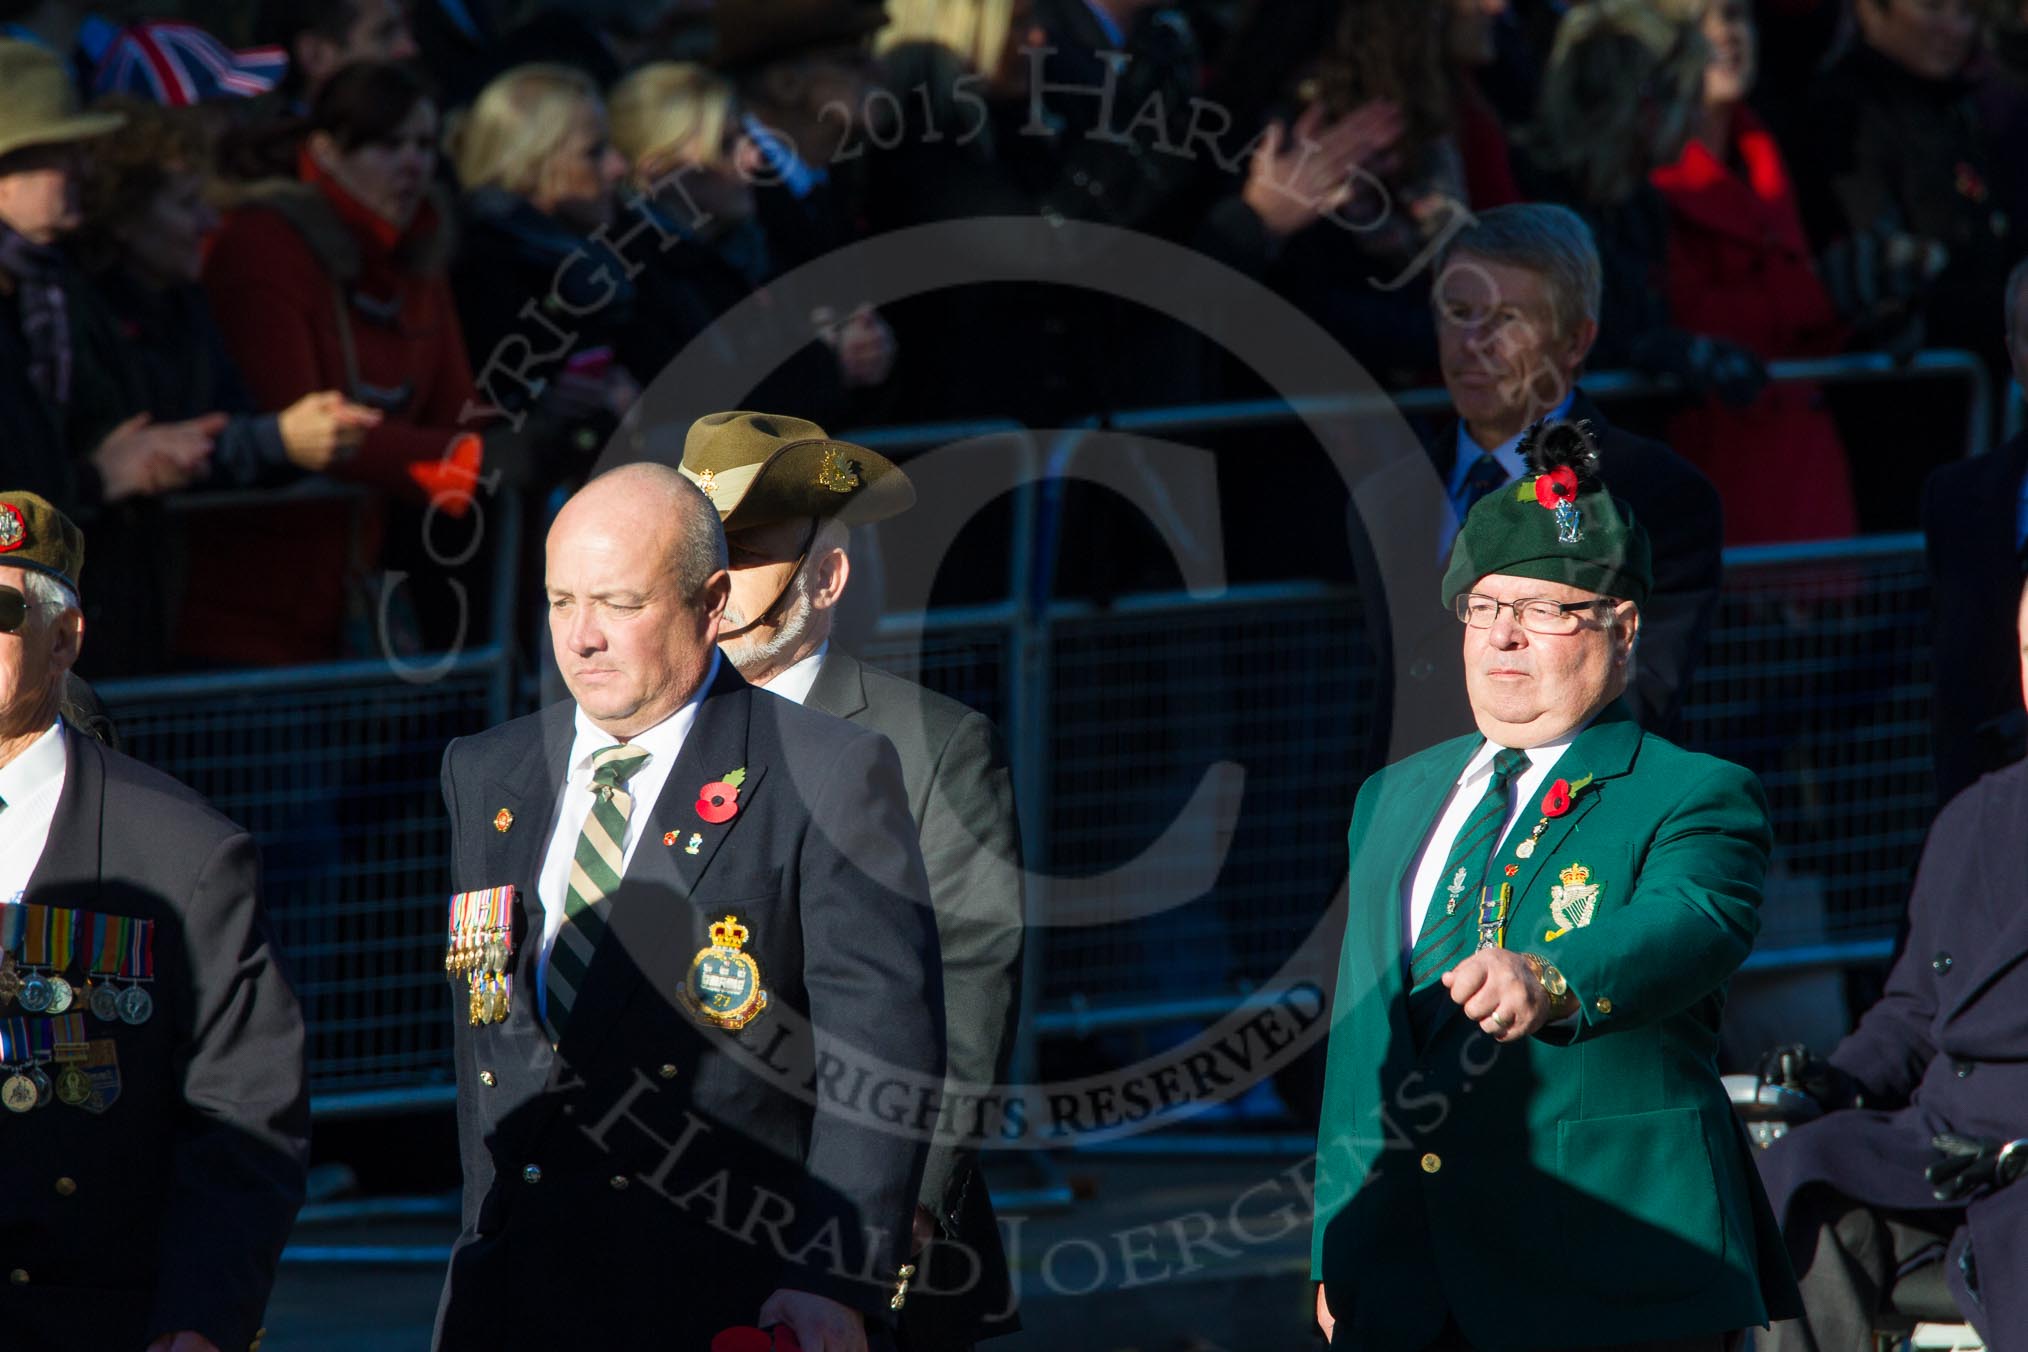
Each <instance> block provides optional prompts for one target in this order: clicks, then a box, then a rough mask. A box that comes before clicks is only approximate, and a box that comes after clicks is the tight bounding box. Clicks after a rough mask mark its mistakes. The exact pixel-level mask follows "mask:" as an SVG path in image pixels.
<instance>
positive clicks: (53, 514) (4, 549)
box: [0, 489, 84, 591]
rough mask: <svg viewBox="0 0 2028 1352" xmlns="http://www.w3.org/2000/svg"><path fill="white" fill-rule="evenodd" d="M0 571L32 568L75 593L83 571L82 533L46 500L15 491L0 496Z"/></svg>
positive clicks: (31, 494) (0, 493)
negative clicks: (0, 569)
mask: <svg viewBox="0 0 2028 1352" xmlns="http://www.w3.org/2000/svg"><path fill="white" fill-rule="evenodd" d="M0 568H32V569H34V570H35V571H36V572H38V573H47V574H49V576H51V577H53V578H57V579H58V580H60V581H62V582H64V583H66V584H68V585H69V587H70V589H71V590H72V591H76V590H77V589H78V588H77V576H78V574H79V573H81V572H83V571H84V532H83V531H81V530H79V529H78V528H77V527H76V526H75V525H73V524H72V523H71V519H70V518H69V517H67V516H65V515H64V514H63V513H62V512H59V511H58V510H56V508H55V507H53V506H51V505H50V502H49V500H48V499H47V498H44V497H41V496H40V495H38V494H35V493H27V492H22V491H20V490H18V489H14V490H8V491H5V492H0Z"/></svg>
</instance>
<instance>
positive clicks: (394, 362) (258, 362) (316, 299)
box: [179, 62, 480, 666]
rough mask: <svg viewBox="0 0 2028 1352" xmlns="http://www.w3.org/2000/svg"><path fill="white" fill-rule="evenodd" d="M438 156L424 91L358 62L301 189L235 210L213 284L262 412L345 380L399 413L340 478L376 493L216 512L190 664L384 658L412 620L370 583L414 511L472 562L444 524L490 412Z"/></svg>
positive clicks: (338, 468)
mask: <svg viewBox="0 0 2028 1352" xmlns="http://www.w3.org/2000/svg"><path fill="white" fill-rule="evenodd" d="M436 154H437V113H436V107H435V104H434V103H433V102H432V100H431V99H430V96H429V93H428V90H427V88H426V86H425V85H424V84H423V83H422V82H421V79H420V78H419V77H418V76H417V75H415V74H414V73H413V72H411V71H410V70H409V69H408V68H407V67H405V66H400V65H394V64H387V63H379V62H369V63H362V64H359V65H354V66H350V67H347V68H346V69H345V70H343V71H341V72H339V73H338V74H337V75H335V76H333V77H332V79H331V80H330V81H329V82H327V83H326V84H325V86H324V87H323V89H322V90H321V91H320V92H319V94H318V96H317V103H316V107H315V108H314V110H313V111H312V113H311V118H310V130H309V135H308V138H307V140H306V141H305V142H304V147H303V150H302V152H301V155H300V160H299V171H298V177H297V179H294V180H284V181H277V182H269V183H262V184H256V185H254V186H253V187H251V188H250V189H249V190H248V192H247V195H246V196H245V198H244V199H243V200H242V202H241V204H240V205H238V206H237V207H235V208H234V209H233V210H232V211H230V212H229V213H228V214H227V216H226V218H225V222H224V225H223V227H222V228H221V229H220V231H219V234H218V237H217V239H216V240H215V241H214V243H213V245H212V249H211V253H210V255H209V257H208V259H207V261H206V264H205V270H204V284H205V288H206V290H207V291H208V293H209V294H210V297H211V304H212V309H213V311H214V313H215V315H216V317H217V320H218V324H219V328H220V329H221V330H222V331H223V332H224V334H225V338H226V342H227V345H228V346H229V347H230V348H231V349H232V353H233V356H234V357H235V359H236V360H237V361H238V363H239V365H240V368H241V370H242V371H243V372H244V373H245V376H246V382H247V385H248V386H249V387H250V388H251V390H252V392H253V395H254V399H255V401H256V402H257V403H258V404H259V405H260V406H261V407H262V408H266V409H281V408H286V407H288V406H289V405H290V404H292V403H294V402H295V401H296V400H297V399H299V398H301V397H302V396H303V395H304V394H306V393H308V392H310V391H312V390H321V389H330V388H333V387H335V388H337V389H339V390H341V391H343V392H344V393H345V394H346V395H347V396H348V397H350V398H352V399H353V400H356V401H357V402H359V403H362V404H367V405H370V406H372V407H374V408H377V409H379V410H381V411H382V412H383V413H384V414H385V415H386V416H385V417H384V419H383V420H382V421H381V423H380V424H379V426H377V427H375V428H373V429H372V430H371V431H369V432H368V433H367V434H366V436H365V437H364V439H363V440H362V441H361V443H360V445H359V448H358V450H357V452H356V453H355V454H354V455H353V456H351V457H350V458H348V459H346V460H343V461H341V462H339V463H337V464H334V465H333V466H332V467H331V469H330V471H329V473H330V475H331V477H333V478H336V479H340V480H344V481H347V482H350V483H354V484H358V485H361V486H363V487H364V488H365V489H366V490H367V492H366V495H365V498H364V500H363V501H361V500H358V499H347V500H339V501H331V500H326V501H309V502H301V503H290V504H274V505H268V506H263V507H261V508H259V509H241V510H239V511H236V512H234V513H231V514H230V515H229V516H228V515H227V514H223V513H221V514H219V515H218V516H217V517H216V518H214V520H215V522H216V526H215V529H213V530H211V531H210V532H209V533H208V534H209V538H208V539H207V540H205V541H204V542H203V543H202V545H200V546H198V547H197V548H196V550H195V551H194V553H195V557H193V559H192V561H191V579H190V586H189V597H190V599H189V601H188V602H187V604H186V606H185V610H184V614H183V619H182V623H181V625H180V626H179V628H180V633H179V647H180V650H181V651H182V653H183V654H184V656H186V657H187V658H190V659H194V660H196V661H199V662H202V663H204V664H207V665H231V666H242V665H275V664H283V663H293V662H314V661H323V660H329V659H332V658H337V657H340V656H364V655H367V654H369V653H371V652H374V651H378V650H381V649H383V648H387V647H388V646H389V640H388V638H387V635H386V634H385V633H384V630H385V627H386V626H385V625H384V624H382V623H381V622H380V616H381V614H382V613H383V612H385V613H387V614H396V613H402V612H404V611H406V610H407V609H408V608H409V607H408V606H406V605H401V604H397V605H391V606H386V607H383V606H381V605H380V603H379V602H380V598H379V597H378V595H377V593H376V590H375V586H374V580H375V576H376V574H377V572H378V570H379V568H380V566H381V561H382V554H383V545H384V544H385V543H387V529H388V523H389V520H390V509H392V508H396V507H397V506H400V505H403V504H405V505H407V506H408V507H409V508H410V509H412V510H411V511H409V512H407V513H405V514H404V513H399V512H397V513H396V514H395V516H394V519H396V520H402V519H403V517H404V516H406V518H407V519H406V520H405V521H404V522H403V526H404V530H405V531H414V532H418V533H419V532H421V531H423V530H429V531H431V532H433V534H434V537H435V541H434V548H435V552H436V555H437V557H438V558H440V559H441V558H455V556H456V555H457V554H459V553H460V552H462V549H463V542H462V541H452V540H450V539H449V538H448V537H449V535H450V531H449V530H447V529H446V528H445V527H444V523H443V520H442V519H441V518H444V517H461V516H463V515H465V513H466V512H467V511H468V510H469V508H470V505H471V496H470V495H471V492H472V488H473V484H474V481H475V479H476V476H477V473H478V469H479V460H480V448H479V439H478V437H477V436H476V435H475V433H474V430H473V429H472V428H471V427H469V426H462V425H461V421H460V420H461V419H462V418H468V417H470V416H471V410H472V409H473V408H474V407H475V405H476V403H477V401H476V400H475V399H474V398H473V386H472V371H471V365H470V363H469V361H468V359H467V356H466V352H465V340H464V337H463V335H462V334H461V333H460V331H459V328H458V315H457V308H456V305H455V304H454V302H453V300H452V298H451V292H450V287H449V284H448V282H447V281H446V279H445V272H444V267H443V258H442V253H443V248H442V245H443V239H442V236H443V229H442V224H443V223H442V218H441V217H440V215H439V213H438V211H437V208H436V207H435V205H434V204H433V203H431V202H430V201H429V200H428V196H427V193H428V189H429V185H430V182H431V179H432V175H433V172H434V167H435V163H436ZM432 506H434V508H435V510H434V511H433V512H423V511H421V510H420V509H424V508H429V507H432ZM399 543H400V545H401V546H403V547H404V548H405V549H407V552H409V553H415V552H419V547H418V548H407V547H408V546H409V545H410V543H411V542H409V541H408V540H407V539H406V536H404V537H403V538H402V540H401V541H400V542H399ZM442 571H444V570H443V569H439V572H440V573H441V572H442ZM416 585H417V586H418V593H417V595H423V594H425V593H424V592H423V591H422V589H423V588H425V587H426V586H427V581H426V580H424V581H419V582H418V583H417V584H416ZM441 585H442V583H441V579H439V580H438V586H439V588H441ZM413 599H414V598H410V600H411V601H412V600H413Z"/></svg>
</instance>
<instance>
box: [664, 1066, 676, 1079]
mask: <svg viewBox="0 0 2028 1352" xmlns="http://www.w3.org/2000/svg"><path fill="white" fill-rule="evenodd" d="M662 1078H663V1079H665V1080H673V1079H675V1078H676V1067H674V1066H664V1067H662Z"/></svg>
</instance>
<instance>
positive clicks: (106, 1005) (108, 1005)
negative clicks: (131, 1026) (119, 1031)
mask: <svg viewBox="0 0 2028 1352" xmlns="http://www.w3.org/2000/svg"><path fill="white" fill-rule="evenodd" d="M89 1003H90V1005H91V1010H92V1017H93V1018H95V1019H97V1020H98V1021H99V1022H100V1023H118V1022H119V1021H120V989H119V987H117V986H111V985H108V984H106V983H105V982H103V981H94V982H93V983H92V993H91V999H90V1001H89Z"/></svg>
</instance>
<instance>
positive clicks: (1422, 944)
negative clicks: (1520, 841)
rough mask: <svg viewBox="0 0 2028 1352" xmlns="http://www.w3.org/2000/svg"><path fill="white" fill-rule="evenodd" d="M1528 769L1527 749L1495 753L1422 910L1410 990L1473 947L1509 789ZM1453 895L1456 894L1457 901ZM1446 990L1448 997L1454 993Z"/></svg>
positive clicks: (1431, 980)
mask: <svg viewBox="0 0 2028 1352" xmlns="http://www.w3.org/2000/svg"><path fill="white" fill-rule="evenodd" d="M1527 768H1528V753H1527V752H1526V751H1516V750H1514V749H1512V748H1511V747H1510V748H1507V749H1506V750H1503V751H1501V752H1500V754H1499V755H1497V756H1495V757H1493V777H1492V779H1490V780H1489V781H1487V784H1486V792H1485V793H1484V794H1483V795H1481V796H1480V798H1479V801H1478V804H1477V806H1475V807H1473V809H1472V815H1471V816H1469V817H1467V818H1466V819H1465V824H1464V825H1463V826H1461V827H1459V828H1458V836H1457V840H1456V841H1454V842H1453V843H1452V845H1451V853H1450V857H1449V858H1448V859H1446V860H1445V861H1444V871H1443V876H1442V877H1440V878H1438V879H1437V892H1436V896H1435V898H1434V899H1433V900H1432V902H1431V904H1430V906H1429V909H1428V910H1427V911H1425V912H1424V914H1423V922H1422V932H1421V933H1420V934H1419V935H1417V936H1416V940H1415V948H1414V950H1413V951H1412V952H1411V953H1410V954H1409V955H1408V988H1409V991H1410V992H1411V993H1413V992H1415V991H1418V990H1423V989H1425V988H1427V987H1429V986H1432V985H1434V984H1436V981H1437V978H1438V977H1440V976H1442V975H1443V974H1444V973H1445V972H1447V971H1449V970H1450V969H1451V968H1452V967H1453V966H1455V965H1456V964H1457V963H1458V962H1459V961H1460V960H1461V959H1462V958H1464V957H1465V956H1466V955H1467V954H1468V953H1469V952H1470V951H1471V947H1472V942H1473V940H1474V939H1475V937H1476V936H1477V934H1478V916H1479V889H1480V888H1481V887H1483V886H1484V885H1485V882H1486V870H1487V869H1488V868H1489V867H1491V865H1492V863H1493V849H1494V847H1495V846H1496V845H1498V844H1499V843H1500V827H1501V826H1502V825H1503V824H1505V822H1506V820H1507V806H1508V805H1507V790H1508V788H1509V787H1510V786H1511V785H1512V784H1513V782H1514V781H1515V780H1517V779H1519V778H1520V777H1521V775H1522V772H1523V771H1525V770H1527ZM1452 897H1456V898H1457V904H1456V905H1455V906H1453V905H1452V904H1451V899H1452ZM1444 995H1445V998H1446V999H1448V998H1449V992H1444Z"/></svg>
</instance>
